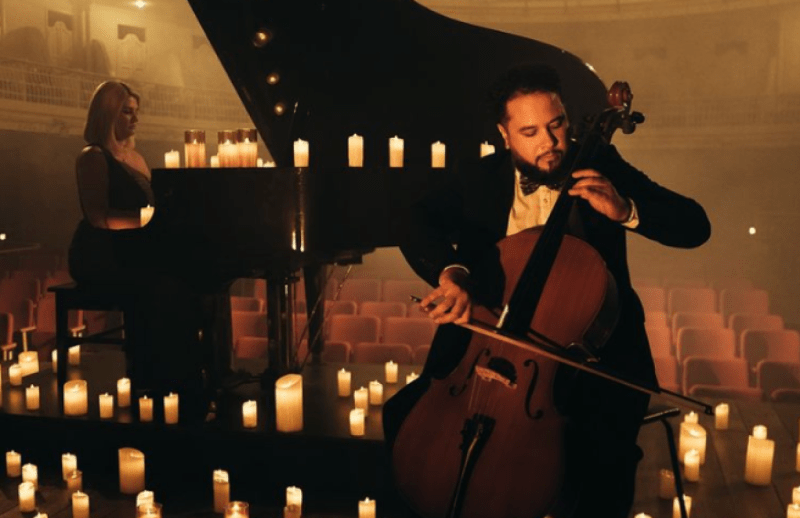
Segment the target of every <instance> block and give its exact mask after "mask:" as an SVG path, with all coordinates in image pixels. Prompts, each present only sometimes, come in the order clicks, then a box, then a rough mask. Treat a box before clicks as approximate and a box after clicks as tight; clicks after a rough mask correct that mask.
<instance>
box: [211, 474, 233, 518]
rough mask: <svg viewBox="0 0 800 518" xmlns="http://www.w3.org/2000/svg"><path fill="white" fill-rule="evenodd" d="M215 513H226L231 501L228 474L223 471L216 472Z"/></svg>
mask: <svg viewBox="0 0 800 518" xmlns="http://www.w3.org/2000/svg"><path fill="white" fill-rule="evenodd" d="M213 478H214V512H215V513H224V512H225V508H226V507H228V504H229V503H230V501H231V485H230V481H229V479H228V472H227V471H225V470H223V469H215V470H214V477H213Z"/></svg>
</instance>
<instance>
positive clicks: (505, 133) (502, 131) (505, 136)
mask: <svg viewBox="0 0 800 518" xmlns="http://www.w3.org/2000/svg"><path fill="white" fill-rule="evenodd" d="M497 130H498V131H499V132H500V135H502V136H503V141H504V142H505V143H506V149H508V147H509V146H508V131H507V130H506V127H505V126H503V124H502V123H501V122H498V123H497Z"/></svg>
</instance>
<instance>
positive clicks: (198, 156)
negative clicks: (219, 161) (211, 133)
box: [183, 130, 206, 167]
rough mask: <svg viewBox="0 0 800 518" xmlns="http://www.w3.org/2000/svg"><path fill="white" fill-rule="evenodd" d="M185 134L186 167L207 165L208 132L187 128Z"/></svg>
mask: <svg viewBox="0 0 800 518" xmlns="http://www.w3.org/2000/svg"><path fill="white" fill-rule="evenodd" d="M183 135H184V139H183V142H184V148H185V155H186V167H205V166H206V132H205V131H203V130H187V131H186V132H184V134H183Z"/></svg>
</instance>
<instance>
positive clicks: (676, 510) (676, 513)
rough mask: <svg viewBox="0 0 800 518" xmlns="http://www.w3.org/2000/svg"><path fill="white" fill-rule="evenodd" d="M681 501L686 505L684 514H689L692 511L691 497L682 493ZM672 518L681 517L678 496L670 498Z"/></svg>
mask: <svg viewBox="0 0 800 518" xmlns="http://www.w3.org/2000/svg"><path fill="white" fill-rule="evenodd" d="M683 503H684V505H685V506H686V516H691V513H692V497H691V496H688V495H683ZM672 518H681V504H680V502H679V501H678V497H677V496H676V497H675V498H673V499H672Z"/></svg>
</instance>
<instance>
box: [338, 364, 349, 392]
mask: <svg viewBox="0 0 800 518" xmlns="http://www.w3.org/2000/svg"><path fill="white" fill-rule="evenodd" d="M351 379H352V374H351V373H350V371H348V370H344V369H342V370H340V371H339V372H337V373H336V381H337V388H338V394H339V397H348V396H349V395H350V380H351Z"/></svg>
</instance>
